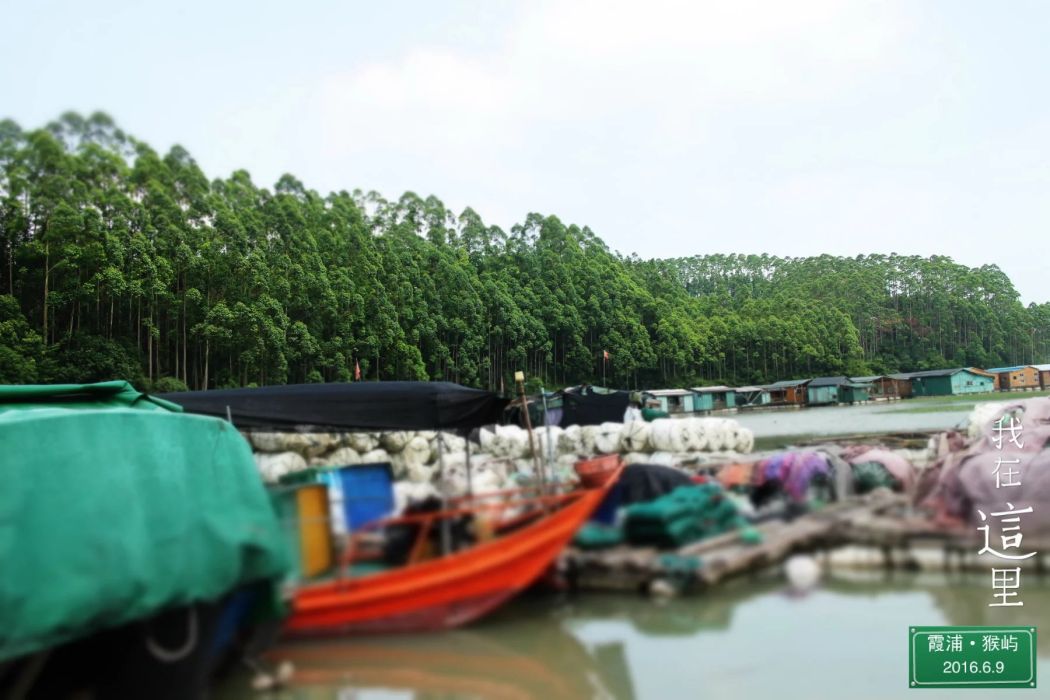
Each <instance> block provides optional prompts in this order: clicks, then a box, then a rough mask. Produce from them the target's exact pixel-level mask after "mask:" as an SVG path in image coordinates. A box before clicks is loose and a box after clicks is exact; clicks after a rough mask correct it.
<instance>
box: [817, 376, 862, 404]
mask: <svg viewBox="0 0 1050 700" xmlns="http://www.w3.org/2000/svg"><path fill="white" fill-rule="evenodd" d="M806 399H807V401H808V402H809V404H810V405H811V406H823V405H828V404H836V403H857V402H858V401H867V400H868V399H869V395H868V385H867V384H860V383H857V382H853V381H850V379H849V377H817V378H816V379H813V380H811V381H810V382H809V385H808V386H807V387H806Z"/></svg>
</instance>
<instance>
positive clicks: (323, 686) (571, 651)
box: [215, 573, 1050, 700]
mask: <svg viewBox="0 0 1050 700" xmlns="http://www.w3.org/2000/svg"><path fill="white" fill-rule="evenodd" d="M985 579H988V580H985ZM990 583H991V581H990V576H987V577H986V576H974V575H966V576H954V577H946V576H944V575H931V574H914V575H901V574H897V575H894V576H887V575H885V574H882V573H877V574H851V575H849V576H844V575H841V574H837V575H836V576H835V577H834V578H831V579H830V580H827V581H826V582H825V584H824V585H823V587H822V588H820V589H819V590H817V591H815V592H813V593H811V594H810V595H808V596H805V597H803V598H795V597H791V596H789V595H787V594H786V593H785V592H784V586H783V584H782V583H781V582H780V581H779V580H778V579H775V578H766V579H762V580H752V581H738V582H735V583H731V584H729V585H727V586H724V587H722V588H720V589H718V590H716V591H711V592H709V593H707V594H706V595H700V596H694V597H689V598H684V599H679V600H674V601H670V602H668V603H665V604H659V603H655V602H653V601H650V600H647V599H643V598H636V597H631V596H621V595H588V596H586V597H578V598H568V599H561V600H559V599H556V598H553V597H534V598H528V597H527V598H523V599H521V600H518V601H516V602H515V603H513V604H511V605H509V606H507V607H506V608H505V609H503V610H502V611H500V612H499V613H497V614H496V615H494V616H493V617H491V618H490V619H488V620H485V621H483V622H482V623H479V624H476V625H473V626H471V627H470V628H469V629H466V630H458V631H454V632H448V633H441V634H429V635H410V636H384V637H364V638H355V639H347V640H332V641H326V642H315V643H310V644H290V645H286V646H284V647H281V648H280V649H278V650H277V651H276V652H275V654H274V657H275V658H280V659H290V660H292V661H293V662H294V663H295V665H296V668H297V674H296V680H295V684H294V685H293V686H292V687H290V688H286V689H284V690H282V691H280V692H278V693H271V694H268V695H262V696H259V695H253V694H251V693H250V692H249V691H247V689H246V688H247V679H246V678H244V677H239V678H234V679H230V680H229V681H228V682H227V683H226V684H225V685H224V686H223V687H221V688H218V689H217V692H216V695H215V697H217V698H219V699H220V700H221V699H230V700H233V699H242V698H248V697H259V698H264V697H266V698H274V699H275V700H276V699H277V698H282V699H288V700H291V699H293V698H295V699H300V698H301V699H307V698H309V699H315V698H316V699H318V700H320V699H321V698H324V699H326V700H350V699H351V698H352V699H354V700H378V699H380V698H382V699H384V700H386V699H391V698H406V699H408V698H412V699H415V700H424V699H426V700H431V699H437V698H442V699H444V698H486V699H490V698H491V699H496V700H518V699H522V700H524V699H526V698H542V699H543V700H560V699H561V698H617V699H622V700H630V699H632V698H657V699H660V700H663V699H664V698H701V697H702V698H784V699H785V700H787V699H790V698H873V699H874V698H880V699H881V698H893V697H905V698H913V697H914V693H915V692H916V691H910V690H908V689H907V675H908V662H907V628H908V626H909V625H949V624H950V625H1035V626H1037V627H1041V628H1042V629H1044V630H1045V629H1050V580H1046V579H1043V580H1040V579H1037V578H1036V577H1035V576H1034V575H1032V576H1031V577H1030V578H1028V579H1026V580H1025V581H1024V583H1023V588H1022V599H1023V600H1024V603H1025V605H1024V607H1023V608H989V607H988V603H989V602H991V600H992V598H991V596H990V592H991V587H990ZM1043 620H1046V621H1047V622H1048V624H1047V625H1042V624H1040V623H1041V622H1043ZM1040 656H1041V659H1040V662H1039V671H1040V672H1041V673H1043V674H1046V673H1050V648H1048V647H1047V646H1046V645H1044V646H1043V648H1042V649H1040ZM1044 677H1046V676H1044ZM1000 695H1001V693H1000V692H997V691H979V690H974V691H967V693H966V697H967V698H984V697H992V696H994V697H1000ZM922 697H923V698H924V699H925V698H945V697H952V694H950V693H949V692H947V691H945V692H941V691H936V690H925V691H922Z"/></svg>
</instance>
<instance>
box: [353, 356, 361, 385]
mask: <svg viewBox="0 0 1050 700" xmlns="http://www.w3.org/2000/svg"><path fill="white" fill-rule="evenodd" d="M354 381H358V382H359V381H361V363H359V362H358V361H357V360H354Z"/></svg>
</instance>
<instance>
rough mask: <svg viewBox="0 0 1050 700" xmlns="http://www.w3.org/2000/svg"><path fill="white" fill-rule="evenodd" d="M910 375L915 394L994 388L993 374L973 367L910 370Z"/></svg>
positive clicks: (967, 392) (986, 390)
mask: <svg viewBox="0 0 1050 700" xmlns="http://www.w3.org/2000/svg"><path fill="white" fill-rule="evenodd" d="M911 377H912V379H911V386H912V393H913V394H914V395H915V396H955V395H959V394H981V393H985V392H989V391H994V390H995V375H994V374H992V373H990V372H985V371H984V370H980V369H976V368H974V367H958V368H956V369H931V370H927V371H925V372H912V373H911Z"/></svg>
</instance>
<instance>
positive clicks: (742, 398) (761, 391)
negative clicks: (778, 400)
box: [735, 386, 772, 408]
mask: <svg viewBox="0 0 1050 700" xmlns="http://www.w3.org/2000/svg"><path fill="white" fill-rule="evenodd" d="M735 394H736V405H737V406H738V407H739V408H745V407H748V408H749V407H752V406H768V405H769V404H770V403H771V402H772V399H771V398H770V396H769V390H768V389H766V388H765V387H761V386H738V387H737V388H736V390H735Z"/></svg>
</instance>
